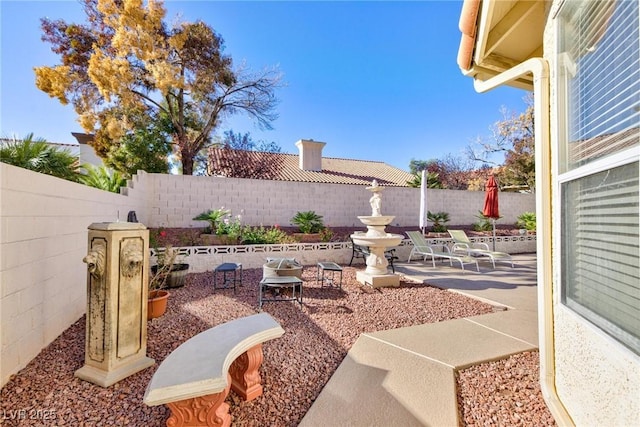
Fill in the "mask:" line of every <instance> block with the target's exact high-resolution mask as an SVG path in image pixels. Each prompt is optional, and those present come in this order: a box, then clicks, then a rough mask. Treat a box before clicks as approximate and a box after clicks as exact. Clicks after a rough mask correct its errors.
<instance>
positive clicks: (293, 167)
mask: <svg viewBox="0 0 640 427" xmlns="http://www.w3.org/2000/svg"><path fill="white" fill-rule="evenodd" d="M222 153H223V149H220V148H211V149H210V150H209V162H210V170H212V171H215V172H214V173H212V174H213V175H223V176H227V175H226V174H225V173H224V172H223V173H220V170H219V169H220V167H219V165H220V164H221V154H222ZM245 155H248V156H250V157H251V158H252V161H257V160H262V161H264V160H266V159H269V163H274V164H275V163H279V162H281V164H282V167H281V168H280V170H279V171H278V172H277V173H276V175H275V176H274V177H273V178H271V179H274V180H277V181H299V182H318V183H328V184H362V185H369V184H371V181H373V180H374V179H375V180H377V181H378V184H379V185H382V186H387V187H408V185H407V181H410V180H412V179H413V178H414V176H413V175H412V174H410V173H409V172H406V171H403V170H402V169H398V168H396V167H393V166H390V165H388V164H386V163H384V162H374V161H368V160H353V159H339V158H333V157H323V158H322V170H321V171H311V170H302V169H300V167H299V156H298V155H297V154H286V153H267V152H258V151H250V152H246V153H245ZM265 158H266V159H265Z"/></svg>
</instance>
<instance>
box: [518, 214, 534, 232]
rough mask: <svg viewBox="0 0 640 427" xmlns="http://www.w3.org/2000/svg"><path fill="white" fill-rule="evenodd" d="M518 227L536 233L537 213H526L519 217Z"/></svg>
mask: <svg viewBox="0 0 640 427" xmlns="http://www.w3.org/2000/svg"><path fill="white" fill-rule="evenodd" d="M516 227H519V228H524V229H525V230H528V231H535V229H536V213H535V212H525V213H523V214H521V215H520V216H519V217H518V220H517V221H516Z"/></svg>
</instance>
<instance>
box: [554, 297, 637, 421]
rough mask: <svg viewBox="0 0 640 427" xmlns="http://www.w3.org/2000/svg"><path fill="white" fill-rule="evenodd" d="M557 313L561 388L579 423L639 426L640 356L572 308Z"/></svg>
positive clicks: (560, 308) (562, 394)
mask: <svg viewBox="0 0 640 427" xmlns="http://www.w3.org/2000/svg"><path fill="white" fill-rule="evenodd" d="M555 311H556V312H555V326H556V334H555V353H556V387H557V389H558V394H559V396H560V398H561V400H562V402H563V404H564V405H565V407H566V408H567V410H568V412H569V414H570V415H571V417H572V418H573V421H574V422H575V424H576V425H578V426H632V425H637V424H638V415H639V414H640V358H639V357H638V355H636V354H634V353H633V352H631V351H630V350H628V349H626V348H625V347H623V346H622V345H620V343H618V342H616V341H615V340H613V339H612V338H610V337H609V336H607V335H606V334H605V333H604V332H602V331H601V330H599V329H598V328H596V327H595V326H593V325H591V324H590V323H588V322H587V321H585V320H584V319H583V318H582V317H580V316H578V315H577V314H576V313H575V312H573V311H571V310H569V309H568V308H566V307H564V306H561V305H558V306H557V307H556V310H555Z"/></svg>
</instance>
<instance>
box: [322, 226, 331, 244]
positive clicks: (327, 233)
mask: <svg viewBox="0 0 640 427" xmlns="http://www.w3.org/2000/svg"><path fill="white" fill-rule="evenodd" d="M333 235H334V233H333V230H332V229H330V228H329V227H325V228H323V229H322V230H320V240H322V241H323V242H330V241H331V239H333Z"/></svg>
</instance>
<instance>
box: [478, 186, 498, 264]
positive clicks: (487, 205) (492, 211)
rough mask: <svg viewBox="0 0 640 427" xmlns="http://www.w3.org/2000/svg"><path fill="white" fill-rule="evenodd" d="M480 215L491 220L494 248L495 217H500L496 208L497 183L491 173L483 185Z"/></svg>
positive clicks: (494, 246)
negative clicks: (482, 207)
mask: <svg viewBox="0 0 640 427" xmlns="http://www.w3.org/2000/svg"><path fill="white" fill-rule="evenodd" d="M482 215H484V216H486V217H487V218H491V219H492V220H493V250H494V251H495V250H496V219H498V218H500V212H499V210H498V184H497V183H496V179H495V178H494V176H493V175H491V176H490V177H489V179H488V180H487V184H486V185H485V187H484V209H483V210H482Z"/></svg>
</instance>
